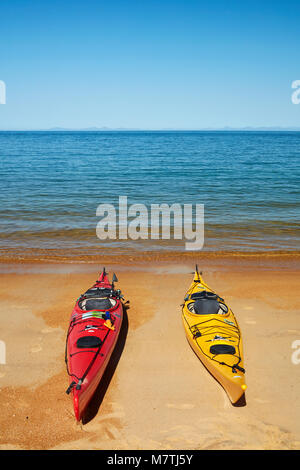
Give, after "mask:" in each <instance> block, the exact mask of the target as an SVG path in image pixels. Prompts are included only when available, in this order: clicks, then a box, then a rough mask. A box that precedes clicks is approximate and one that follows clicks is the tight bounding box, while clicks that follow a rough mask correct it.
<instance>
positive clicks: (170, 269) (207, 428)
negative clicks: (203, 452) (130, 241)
mask: <svg viewBox="0 0 300 470" xmlns="http://www.w3.org/2000/svg"><path fill="white" fill-rule="evenodd" d="M106 261H107V260H106ZM196 261H198V263H199V265H200V266H201V269H202V270H203V275H204V278H205V280H206V282H207V283H208V284H209V285H211V287H213V288H214V289H215V290H216V291H217V292H218V293H219V294H220V295H222V296H223V297H225V300H226V301H227V302H228V303H229V305H230V306H231V307H232V309H233V311H234V313H235V315H236V317H237V320H238V322H239V324H240V328H241V331H242V335H243V343H244V351H245V366H246V381H247V384H248V390H247V392H246V404H245V406H241V407H234V406H232V405H231V404H230V402H229V400H228V398H227V396H226V394H225V392H224V391H223V389H222V388H221V386H220V385H219V384H218V383H217V382H216V381H215V380H214V379H213V378H212V376H210V375H209V374H208V372H207V371H206V370H205V369H204V367H203V365H202V364H201V363H200V361H199V360H198V358H197V357H196V356H195V354H193V352H192V350H191V348H190V347H189V345H188V343H187V341H186V338H185V335H184V331H183V327H182V324H181V318H180V313H181V308H180V304H181V303H182V299H183V296H184V294H185V292H186V290H187V288H188V286H189V284H190V281H191V277H192V274H191V272H192V270H193V263H192V261H191V260H189V259H188V260H187V259H186V258H184V257H182V259H181V260H180V259H178V260H176V261H174V260H173V261H171V260H168V261H161V262H157V261H155V260H152V261H151V260H150V261H149V260H144V261H141V260H139V262H137V261H136V262H133V261H132V262H131V263H130V264H128V263H125V262H124V263H123V264H120V265H115V264H114V265H113V264H112V263H111V264H110V265H109V264H107V263H106V266H107V269H108V270H109V272H110V273H112V272H113V271H115V272H116V273H117V275H118V278H119V284H118V287H120V288H121V289H122V291H123V293H124V295H125V298H126V299H129V300H130V308H129V309H128V310H127V313H126V316H125V321H124V325H123V329H122V333H121V336H120V339H119V342H118V347H117V350H116V352H115V353H114V355H113V357H112V361H111V363H110V365H109V368H108V370H107V372H106V374H105V376H104V378H103V380H102V382H101V384H100V387H99V388H98V391H97V394H96V396H95V398H94V399H93V401H92V403H91V406H90V408H89V412H88V414H87V416H86V418H85V421H84V422H83V423H82V424H80V425H76V422H75V419H74V416H73V410H72V402H71V399H70V397H69V396H67V395H66V394H65V390H66V388H67V386H68V376H67V374H66V371H65V364H64V347H65V334H66V330H67V327H68V322H69V316H70V312H71V311H72V308H73V305H74V302H75V300H76V298H77V297H78V296H79V295H80V294H81V293H82V292H83V291H84V290H85V289H86V288H88V287H89V286H90V285H91V284H92V283H93V282H94V281H95V279H96V276H97V273H98V270H99V266H98V265H96V264H85V263H81V264H78V263H77V264H76V263H73V264H72V263H68V264H66V263H65V264H62V263H58V262H57V263H35V264H33V263H31V264H28V263H27V264H26V263H25V264H24V263H23V264H12V263H10V264H2V265H1V269H0V278H1V284H0V286H1V287H0V291H1V300H2V301H1V307H0V315H1V335H0V339H1V340H2V341H4V342H5V343H6V364H1V365H0V403H1V405H0V408H1V413H0V448H1V449H296V448H299V447H300V424H299V423H300V408H299V406H298V404H297V403H298V398H299V392H300V379H299V370H300V369H299V368H300V365H295V364H293V362H292V360H291V355H292V353H293V349H292V342H293V341H295V340H297V339H300V324H299V309H300V301H299V295H298V293H299V272H300V266H299V263H298V262H297V260H296V261H295V259H294V258H293V259H292V258H291V259H290V260H289V259H285V258H284V257H283V258H280V259H279V258H278V257H277V258H276V259H273V260H272V259H271V260H270V259H265V260H263V258H262V257H259V258H256V259H253V258H252V259H250V258H247V257H246V258H240V257H232V258H227V261H226V262H225V260H224V259H222V258H217V259H214V258H203V259H200V257H199V259H197V260H196Z"/></svg>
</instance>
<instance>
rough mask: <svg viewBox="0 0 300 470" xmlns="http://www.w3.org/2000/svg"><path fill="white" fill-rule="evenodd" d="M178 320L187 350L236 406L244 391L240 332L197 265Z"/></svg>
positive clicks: (225, 306)
mask: <svg viewBox="0 0 300 470" xmlns="http://www.w3.org/2000/svg"><path fill="white" fill-rule="evenodd" d="M182 321H183V326H184V329H185V333H186V336H187V339H188V342H189V343H190V345H191V347H192V348H193V350H194V351H195V353H196V354H197V356H198V357H199V359H200V360H201V361H202V363H203V364H204V365H205V367H206V368H207V369H208V370H209V372H210V373H211V374H212V375H213V376H214V377H215V378H216V380H218V382H220V384H221V385H222V387H223V388H224V390H225V391H226V393H227V395H228V396H229V398H230V400H231V402H232V403H236V402H237V401H238V400H239V399H240V398H241V397H242V396H243V395H244V392H245V390H246V388H247V385H246V384H245V377H244V374H245V370H244V367H243V347H242V338H241V332H240V329H239V326H238V323H237V321H236V319H235V316H234V315H233V313H232V311H231V310H230V308H229V307H228V306H227V305H226V303H225V302H224V299H222V298H221V297H220V296H219V295H218V294H216V293H215V292H214V291H213V290H212V289H210V287H208V286H207V284H205V282H204V281H203V279H202V277H201V275H200V273H199V272H198V268H197V266H196V271H195V275H194V280H193V282H192V284H191V286H190V288H189V290H188V291H187V293H186V296H185V298H184V304H183V307H182Z"/></svg>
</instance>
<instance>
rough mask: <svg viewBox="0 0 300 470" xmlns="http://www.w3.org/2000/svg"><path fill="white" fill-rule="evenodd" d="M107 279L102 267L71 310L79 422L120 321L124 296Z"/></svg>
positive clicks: (70, 360) (70, 349)
mask: <svg viewBox="0 0 300 470" xmlns="http://www.w3.org/2000/svg"><path fill="white" fill-rule="evenodd" d="M116 281H117V278H116V275H115V274H114V275H113V279H112V283H110V282H109V280H108V276H107V273H106V272H105V268H103V272H102V274H101V275H100V277H99V279H98V280H97V281H96V283H95V284H94V285H93V286H92V287H91V288H90V289H88V290H87V291H86V292H85V293H84V294H82V295H81V296H80V297H79V298H78V299H77V301H76V305H75V307H74V309H73V312H72V315H71V320H70V325H69V330H68V334H67V340H66V357H65V359H66V365H67V372H68V374H69V376H70V386H69V388H68V390H67V393H68V394H69V393H72V395H73V403H74V413H75V417H76V419H77V421H80V420H81V418H82V416H83V413H84V411H85V409H86V407H87V405H88V403H89V402H90V400H91V398H92V396H93V394H94V393H95V391H96V388H97V386H98V384H99V382H100V380H101V378H102V376H103V373H104V371H105V368H106V366H107V364H108V362H109V359H110V357H111V354H112V352H113V350H114V347H115V345H116V342H117V339H118V336H119V332H120V329H121V325H122V320H123V304H122V302H121V299H123V296H122V294H121V291H120V290H119V289H118V290H115V288H114V283H115V282H116Z"/></svg>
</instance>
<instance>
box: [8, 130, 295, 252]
mask: <svg viewBox="0 0 300 470" xmlns="http://www.w3.org/2000/svg"><path fill="white" fill-rule="evenodd" d="M0 173H1V191H0V198H1V201H0V202H1V204H0V249H1V250H5V249H7V248H9V249H14V248H15V249H18V250H20V249H24V250H25V249H31V250H35V249H38V248H42V249H49V248H51V249H53V250H55V249H60V250H61V249H65V250H68V249H73V248H76V249H79V250H80V249H82V251H84V252H85V253H88V251H89V249H90V248H95V247H96V248H97V247H99V248H100V249H101V248H103V249H105V248H107V249H112V250H116V249H118V248H120V247H123V249H124V247H125V249H130V250H141V249H150V250H161V249H176V250H177V249H179V250H184V243H183V242H182V241H180V240H179V241H178V240H177V241H175V242H174V241H173V240H170V241H164V242H163V243H162V242H161V241H151V242H145V241H138V242H134V241H128V242H126V241H125V242H124V241H119V240H116V241H109V240H108V241H106V242H103V241H102V242H100V240H98V238H97V237H96V224H97V222H98V221H99V217H97V216H96V208H97V206H98V204H100V203H110V204H115V205H116V206H117V204H118V198H119V196H120V195H123V196H128V203H129V205H130V204H134V203H143V204H145V205H146V206H147V207H149V206H150V204H155V203H158V204H161V203H167V204H173V203H180V204H187V203H190V204H194V205H195V204H197V203H198V204H204V205H205V243H204V250H207V251H210V250H229V251H250V252H252V251H268V250H284V251H289V250H298V249H299V246H300V243H299V242H300V234H299V227H300V222H299V214H300V133H298V132H0Z"/></svg>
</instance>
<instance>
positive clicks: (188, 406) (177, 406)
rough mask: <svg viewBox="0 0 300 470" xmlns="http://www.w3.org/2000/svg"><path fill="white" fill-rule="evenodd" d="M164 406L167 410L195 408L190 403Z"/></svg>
mask: <svg viewBox="0 0 300 470" xmlns="http://www.w3.org/2000/svg"><path fill="white" fill-rule="evenodd" d="M166 406H167V408H175V409H176V410H191V409H192V408H195V405H193V404H192V403H182V404H179V405H176V404H175V403H167V404H166Z"/></svg>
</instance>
